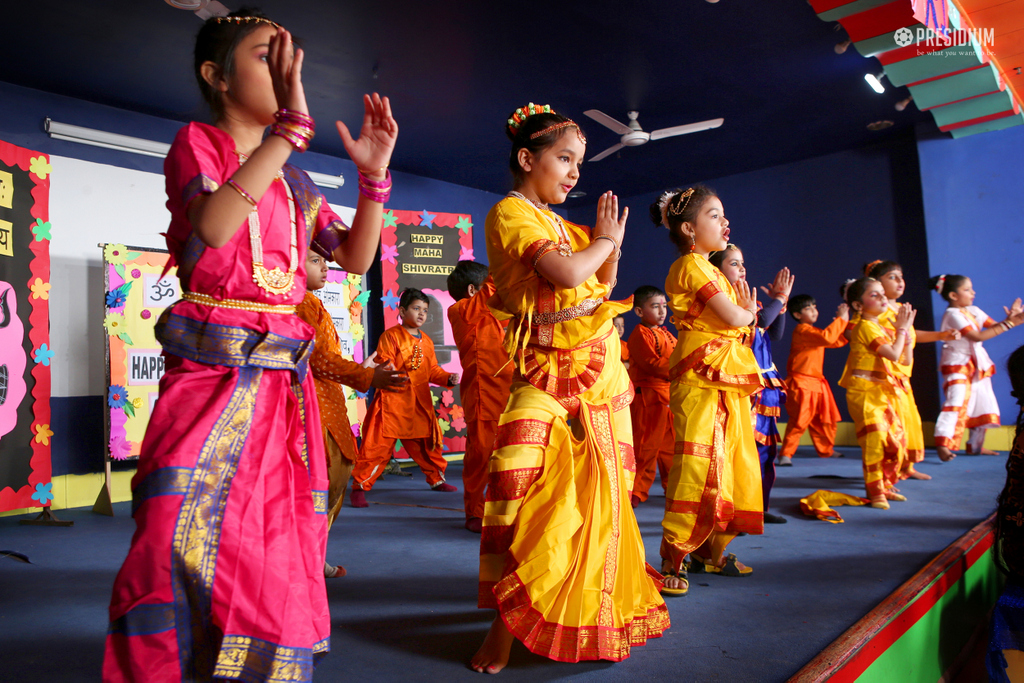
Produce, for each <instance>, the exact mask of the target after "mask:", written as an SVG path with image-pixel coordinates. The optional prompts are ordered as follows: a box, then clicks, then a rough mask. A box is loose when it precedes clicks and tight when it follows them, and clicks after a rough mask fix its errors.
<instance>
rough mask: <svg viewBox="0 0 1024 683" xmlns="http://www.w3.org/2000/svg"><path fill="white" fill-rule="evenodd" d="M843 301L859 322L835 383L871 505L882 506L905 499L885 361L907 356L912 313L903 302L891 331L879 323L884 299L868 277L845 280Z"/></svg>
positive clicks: (902, 453)
mask: <svg viewBox="0 0 1024 683" xmlns="http://www.w3.org/2000/svg"><path fill="white" fill-rule="evenodd" d="M846 301H847V303H848V304H849V306H850V308H851V309H852V310H853V311H855V312H856V313H858V314H860V322H858V323H857V326H856V327H855V328H854V329H853V333H852V335H851V336H852V338H851V339H850V356H849V357H848V358H847V359H846V368H845V369H844V370H843V376H842V378H841V379H840V380H839V386H841V387H844V388H845V389H846V405H847V408H848V409H849V411H850V417H852V418H853V424H854V427H855V428H856V430H857V442H858V443H859V444H860V448H861V452H862V456H863V460H864V486H865V487H866V488H867V493H868V498H870V499H871V507H875V508H881V509H885V510H888V509H889V503H888V501H889V500H906V498H905V497H904V496H901V495H900V494H899V490H898V489H896V488H895V485H896V481H897V480H898V479H899V473H900V468H901V466H902V463H903V459H904V458H906V454H907V440H906V435H905V434H904V430H903V421H902V420H901V419H900V412H899V397H898V396H897V395H896V389H895V385H896V383H897V382H898V381H899V379H898V376H897V375H895V371H894V370H893V369H892V367H891V365H892V363H897V362H900V361H901V359H906V360H910V359H911V358H912V357H913V356H912V354H911V353H910V352H909V351H908V353H907V355H904V351H906V350H907V346H908V340H909V338H910V331H909V330H910V327H911V325H913V324H914V317H915V316H916V315H917V313H916V311H914V309H913V308H911V306H910V304H903V305H902V306H900V310H899V313H897V315H896V321H895V330H896V331H895V332H890V331H889V330H888V329H886V328H885V327H883V326H882V325H881V324H880V323H879V321H878V318H879V316H881V315H883V314H884V313H885V312H886V311H887V310H889V302H888V300H887V299H886V297H885V290H883V289H882V285H881V283H879V282H878V281H877V280H874V279H872V278H869V277H864V278H861V279H859V280H854V281H853V282H852V283H850V285H849V287H847V289H846Z"/></svg>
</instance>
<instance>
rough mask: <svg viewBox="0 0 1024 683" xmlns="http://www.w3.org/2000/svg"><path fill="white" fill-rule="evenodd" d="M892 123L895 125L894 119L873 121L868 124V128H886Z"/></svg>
mask: <svg viewBox="0 0 1024 683" xmlns="http://www.w3.org/2000/svg"><path fill="white" fill-rule="evenodd" d="M891 125H893V124H892V121H875V122H873V123H869V124H868V130H871V131H875V130H885V129H886V128H888V127H889V126H891Z"/></svg>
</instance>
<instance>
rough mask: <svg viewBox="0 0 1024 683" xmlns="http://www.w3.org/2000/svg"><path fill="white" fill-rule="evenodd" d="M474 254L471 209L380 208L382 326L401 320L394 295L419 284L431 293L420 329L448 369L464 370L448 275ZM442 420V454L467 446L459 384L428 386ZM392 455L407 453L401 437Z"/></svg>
mask: <svg viewBox="0 0 1024 683" xmlns="http://www.w3.org/2000/svg"><path fill="white" fill-rule="evenodd" d="M467 260H469V261H471V260H473V221H472V216H470V215H469V214H459V213H444V212H440V211H437V212H430V211H427V210H423V211H397V210H390V211H385V212H384V226H383V228H382V230H381V282H382V289H383V292H384V294H383V296H381V297H380V300H381V303H382V305H383V308H384V327H385V329H387V328H390V327H394V326H395V325H398V324H399V316H398V301H399V298H400V296H401V293H402V290H404V289H406V288H408V287H414V288H416V289H420V290H422V291H423V293H424V294H426V295H427V297H428V298H429V299H430V311H429V314H428V316H427V322H426V323H425V324H424V325H423V331H424V333H426V334H427V335H429V336H430V339H431V340H432V341H433V342H434V351H435V352H436V354H437V362H438V363H439V364H440V365H441V367H442V368H444V369H445V370H446V371H447V372H449V373H452V372H457V373H459V374H460V375H461V374H462V364H461V362H460V359H459V351H458V349H457V348H456V346H455V338H454V337H453V335H452V328H451V324H450V323H449V322H448V308H449V307H450V306H451V305H452V304H454V303H455V301H454V299H452V297H451V295H449V294H448V275H449V274H450V273H451V272H452V271H453V270H454V269H455V265H456V264H457V263H458V262H459V261H467ZM430 390H431V393H432V394H433V397H434V408H435V409H436V410H437V413H438V423H439V424H440V426H441V435H442V445H443V448H444V454H445V455H446V456H447V455H453V454H456V453H463V452H465V450H466V419H465V413H464V412H463V409H462V401H461V400H460V398H459V388H458V387H457V386H456V387H452V388H445V387H435V386H431V387H430ZM396 449H397V450H396V457H398V458H399V459H405V458H408V455H407V454H406V453H405V450H404V448H402V446H401V443H400V442H399V443H398V444H396Z"/></svg>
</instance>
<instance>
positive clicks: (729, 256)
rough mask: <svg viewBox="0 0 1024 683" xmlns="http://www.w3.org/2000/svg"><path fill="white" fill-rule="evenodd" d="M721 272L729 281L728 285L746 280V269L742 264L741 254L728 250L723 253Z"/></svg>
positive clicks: (735, 250)
mask: <svg viewBox="0 0 1024 683" xmlns="http://www.w3.org/2000/svg"><path fill="white" fill-rule="evenodd" d="M721 271H722V273H724V274H725V277H726V279H728V280H729V284H732V285H734V284H736V283H737V282H739V281H740V280H746V279H747V268H746V266H745V265H744V263H743V252H742V251H740V250H739V249H728V250H727V251H726V252H725V260H724V261H722V268H721Z"/></svg>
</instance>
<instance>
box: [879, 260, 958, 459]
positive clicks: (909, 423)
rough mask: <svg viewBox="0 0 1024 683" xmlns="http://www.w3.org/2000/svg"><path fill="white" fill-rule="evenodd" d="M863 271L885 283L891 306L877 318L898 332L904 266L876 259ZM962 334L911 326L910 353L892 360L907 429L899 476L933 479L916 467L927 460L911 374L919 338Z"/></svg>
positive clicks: (931, 339) (926, 339)
mask: <svg viewBox="0 0 1024 683" xmlns="http://www.w3.org/2000/svg"><path fill="white" fill-rule="evenodd" d="M864 271H865V272H864V274H865V275H867V276H868V277H872V278H874V279H876V280H878V281H879V282H881V283H882V289H884V290H885V297H886V299H888V301H889V310H887V311H886V312H885V314H884V315H882V316H881V317H879V319H878V320H879V322H880V323H882V325H884V326H885V327H887V328H888V329H890V330H892V331H893V332H895V331H896V330H895V320H896V313H897V312H898V311H899V308H900V304H899V303H898V299H899V298H900V297H901V296H903V291H904V290H905V289H906V282H905V281H904V279H903V268H902V266H900V264H898V263H896V262H895V261H873V262H872V263H869V264H868V265H867V266H865V268H864ZM959 338H960V332H959V331H957V330H944V331H942V332H932V331H930V330H915V329H914V327H911V328H910V337H909V339H908V340H907V348H908V350H909V353H908V352H904V356H905V359H904V360H903V361H902V362H900V363H893V364H892V366H891V367H892V369H893V371H895V373H896V378H897V380H898V381H897V383H896V390H897V391H896V393H897V396H899V399H900V416H901V417H902V418H903V427H904V429H905V430H906V433H907V459H906V461H905V462H904V464H903V470H902V471H901V472H900V479H907V478H910V479H931V476H930V475H928V474H925V473H924V472H918V471H917V470H916V469H914V464H915V463H919V462H921V461H923V460H924V430H923V428H922V425H921V413H920V412H919V411H918V410H917V401H915V400H914V389H913V387H911V385H910V375H911V374H912V373H913V371H914V361H913V350H914V347H915V346H917V343H918V342H922V343H931V342H937V341H949V340H951V339H959Z"/></svg>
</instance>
